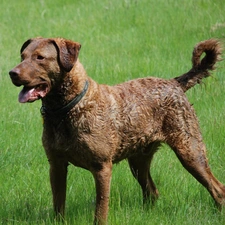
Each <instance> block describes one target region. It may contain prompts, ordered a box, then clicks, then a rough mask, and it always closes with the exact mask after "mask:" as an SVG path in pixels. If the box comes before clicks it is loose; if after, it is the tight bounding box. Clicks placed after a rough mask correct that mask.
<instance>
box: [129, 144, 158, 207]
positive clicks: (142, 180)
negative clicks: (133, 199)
mask: <svg viewBox="0 0 225 225" xmlns="http://www.w3.org/2000/svg"><path fill="white" fill-rule="evenodd" d="M159 146H160V142H154V143H152V144H150V145H148V147H147V148H146V149H145V150H144V153H143V151H142V152H140V153H138V154H137V155H134V156H132V157H129V158H128V162H129V166H130V169H131V172H132V174H133V176H134V177H135V178H136V179H137V181H138V183H139V184H140V186H141V188H142V193H143V203H144V204H145V203H148V202H151V203H152V204H154V202H155V200H156V199H157V198H158V195H159V193H158V190H157V188H156V186H155V184H154V182H153V180H152V177H151V175H150V165H151V161H152V158H153V155H154V153H155V152H156V151H157V149H158V147H159ZM145 153H146V154H145Z"/></svg>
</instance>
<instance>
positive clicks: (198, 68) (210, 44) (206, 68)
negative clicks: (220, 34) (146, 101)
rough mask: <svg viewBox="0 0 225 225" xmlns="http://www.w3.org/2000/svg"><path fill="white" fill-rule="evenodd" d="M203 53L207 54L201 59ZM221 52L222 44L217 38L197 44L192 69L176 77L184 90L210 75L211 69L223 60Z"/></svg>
mask: <svg viewBox="0 0 225 225" xmlns="http://www.w3.org/2000/svg"><path fill="white" fill-rule="evenodd" d="M203 53H205V56H204V58H203V59H202V60H201V56H202V54H203ZM221 54H222V46H221V44H220V42H219V41H218V40H216V39H209V40H206V41H202V42H200V43H198V44H197V45H196V46H195V48H194V51H193V55H192V68H191V70H190V71H189V72H187V73H185V74H183V75H182V76H179V77H176V78H175V79H176V80H177V81H178V82H179V83H180V85H181V88H182V89H183V90H184V92H186V91H187V90H188V89H190V88H192V87H193V86H195V85H196V84H197V83H201V80H202V79H203V78H206V77H208V76H210V70H211V71H212V70H214V69H215V64H216V62H217V61H220V60H221Z"/></svg>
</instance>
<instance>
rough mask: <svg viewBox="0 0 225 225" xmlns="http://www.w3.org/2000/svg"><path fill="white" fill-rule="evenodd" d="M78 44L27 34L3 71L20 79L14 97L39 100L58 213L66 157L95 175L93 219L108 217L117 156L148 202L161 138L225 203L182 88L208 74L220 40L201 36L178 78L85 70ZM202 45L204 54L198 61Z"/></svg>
mask: <svg viewBox="0 0 225 225" xmlns="http://www.w3.org/2000/svg"><path fill="white" fill-rule="evenodd" d="M80 47H81V46H80V44H79V43H77V42H73V41H69V40H66V39H62V38H55V39H45V38H35V39H31V40H28V41H27V42H25V43H24V45H23V47H22V49H21V57H22V62H21V63H20V64H19V65H18V66H16V67H15V68H14V69H12V70H11V71H10V72H9V73H10V77H11V79H12V82H13V83H14V84H15V85H16V86H24V87H23V89H22V91H21V92H20V94H19V101H20V102H33V101H35V100H38V99H41V100H42V104H43V107H42V112H43V118H44V130H43V137H42V140H43V145H44V148H45V152H46V155H47V157H48V160H49V163H50V181H51V187H52V194H53V205H54V210H55V212H56V213H60V214H62V215H63V214H64V209H65V199H66V177H67V166H68V163H72V164H73V165H75V166H79V167H82V168H85V169H87V170H89V171H90V172H91V173H92V174H93V177H94V179H95V184H96V210H95V223H96V224H105V223H107V222H106V221H107V214H108V203H109V193H110V180H111V173H112V166H113V164H114V163H117V162H119V161H121V160H123V159H128V162H129V166H130V169H131V172H132V174H133V176H134V177H135V178H136V179H137V181H138V182H139V184H140V186H141V188H142V192H143V201H144V202H145V203H146V202H149V201H151V202H154V200H155V199H157V197H158V190H157V188H156V186H155V184H154V182H153V180H152V177H151V175H150V165H151V161H152V158H153V155H154V153H155V152H156V151H157V150H158V148H159V147H160V144H161V143H162V142H165V143H167V144H168V145H169V146H170V147H171V148H172V149H173V151H174V152H175V153H176V155H177V157H178V158H179V160H180V161H181V163H182V164H183V166H184V167H185V168H186V169H187V170H188V171H189V172H190V173H191V174H192V175H193V176H194V177H195V178H196V179H197V180H198V181H199V182H200V183H201V184H202V185H203V186H204V187H205V188H206V189H207V190H208V191H209V193H210V194H211V196H212V197H213V198H214V200H215V201H216V202H217V203H218V204H219V205H223V204H224V200H225V187H224V185H223V184H222V183H220V182H219V181H218V180H217V179H216V178H215V177H214V175H213V174H212V172H211V170H210V168H209V165H208V160H207V158H206V148H205V145H204V143H203V141H202V135H201V132H200V130H199V124H198V120H197V117H196V115H195V112H194V109H193V107H192V106H191V104H190V103H189V102H188V100H187V98H186V96H185V93H184V92H185V91H186V90H188V89H189V88H191V87H192V86H194V85H195V84H196V83H198V82H199V81H200V80H201V79H202V78H204V77H207V76H209V70H212V69H213V68H214V64H215V63H216V61H218V58H219V55H220V54H221V50H220V47H219V43H218V41H216V40H213V39H211V40H208V41H205V42H200V43H199V44H198V45H197V46H196V47H195V49H194V53H193V60H192V61H193V67H192V69H191V70H190V71H189V72H188V73H186V74H184V75H182V76H180V77H177V78H175V79H170V80H165V79H161V78H154V77H149V78H142V79H136V80H131V81H128V82H125V83H122V84H118V85H115V86H108V85H100V84H98V83H96V82H95V81H94V80H92V79H91V78H90V77H88V76H87V74H86V72H85V70H84V68H83V66H82V64H81V63H80V62H79V60H78V52H79V50H80ZM202 52H206V56H205V58H204V59H203V60H201V61H200V56H201V54H202ZM87 84H88V88H87V89H86V88H85V87H86V85H87ZM74 99H75V101H74ZM77 99H78V100H77ZM74 102H75V103H74ZM62 109H63V110H62Z"/></svg>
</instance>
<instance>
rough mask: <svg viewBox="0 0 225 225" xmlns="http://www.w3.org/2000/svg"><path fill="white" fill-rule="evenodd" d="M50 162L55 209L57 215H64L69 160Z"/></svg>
mask: <svg viewBox="0 0 225 225" xmlns="http://www.w3.org/2000/svg"><path fill="white" fill-rule="evenodd" d="M49 162H50V182H51V188H52V195H53V206H54V211H55V213H56V215H57V216H63V215H64V211H65V201H66V177H67V166H68V162H65V161H61V160H56V161H55V160H54V161H49Z"/></svg>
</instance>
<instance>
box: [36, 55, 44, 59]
mask: <svg viewBox="0 0 225 225" xmlns="http://www.w3.org/2000/svg"><path fill="white" fill-rule="evenodd" d="M44 58H45V57H44V56H42V55H37V59H38V60H43V59H44Z"/></svg>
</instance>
